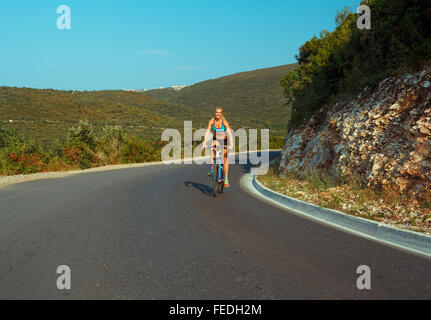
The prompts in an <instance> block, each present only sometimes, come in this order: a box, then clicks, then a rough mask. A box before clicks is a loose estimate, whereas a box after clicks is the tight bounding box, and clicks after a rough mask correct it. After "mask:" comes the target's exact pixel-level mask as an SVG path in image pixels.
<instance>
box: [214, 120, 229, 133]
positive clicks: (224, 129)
mask: <svg viewBox="0 0 431 320" xmlns="http://www.w3.org/2000/svg"><path fill="white" fill-rule="evenodd" d="M213 130H214V131H215V132H226V131H227V129H226V126H225V125H224V122H223V120H222V127H221V128H220V129H217V128H216V127H215V125H214V123H213Z"/></svg>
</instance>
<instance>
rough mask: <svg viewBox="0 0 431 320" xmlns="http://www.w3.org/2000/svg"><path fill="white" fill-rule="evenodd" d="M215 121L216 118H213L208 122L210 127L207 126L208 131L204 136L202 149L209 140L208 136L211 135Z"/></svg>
mask: <svg viewBox="0 0 431 320" xmlns="http://www.w3.org/2000/svg"><path fill="white" fill-rule="evenodd" d="M213 123H214V119H211V120H210V121H209V122H208V128H207V132H206V133H205V138H204V143H203V144H202V149H203V148H205V146H206V144H207V142H208V136H209V135H210V132H211V127H212V125H213Z"/></svg>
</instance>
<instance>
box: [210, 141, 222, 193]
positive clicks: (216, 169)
mask: <svg viewBox="0 0 431 320" xmlns="http://www.w3.org/2000/svg"><path fill="white" fill-rule="evenodd" d="M211 149H212V150H214V149H215V153H216V154H215V157H214V160H213V167H212V171H213V173H214V196H216V194H217V192H218V193H223V189H224V181H223V180H224V167H223V166H224V154H223V150H224V147H222V146H213V147H212V148H211Z"/></svg>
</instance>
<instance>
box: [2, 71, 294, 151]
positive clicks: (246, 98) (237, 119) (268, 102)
mask: <svg viewBox="0 0 431 320" xmlns="http://www.w3.org/2000/svg"><path fill="white" fill-rule="evenodd" d="M293 68H294V66H282V67H276V68H270V69H263V70H256V71H252V72H244V73H239V74H236V75H232V76H228V77H224V78H220V79H216V80H210V81H205V82H202V83H199V84H196V85H194V86H191V87H187V88H184V89H183V90H181V91H175V90H173V89H164V90H154V91H149V92H146V93H142V92H133V91H120V90H105V91H92V92H88V91H84V92H80V91H62V90H52V89H48V90H39V89H29V88H11V87H0V125H1V126H2V127H3V128H5V129H8V128H10V129H14V130H15V131H16V132H17V133H20V134H24V135H25V136H26V137H29V139H30V138H31V139H34V140H35V141H36V142H37V143H38V144H40V145H42V146H44V147H46V148H50V146H51V145H52V143H53V142H54V141H56V140H58V139H63V138H65V137H66V136H67V135H68V128H70V127H71V126H74V125H76V124H77V123H78V122H79V120H80V119H87V120H88V121H89V122H90V123H91V124H92V125H93V127H94V129H93V130H94V134H96V135H99V136H100V135H102V134H103V129H104V128H105V127H107V126H108V127H121V128H122V131H123V132H124V134H127V135H129V136H136V137H137V138H142V139H143V140H145V141H146V142H148V143H150V144H157V143H159V141H160V136H161V133H162V132H163V130H164V129H166V128H175V129H178V130H180V131H181V132H182V130H183V126H184V121H185V120H190V121H193V126H194V128H195V129H197V128H202V127H206V125H207V122H208V120H209V119H210V117H211V116H212V115H213V113H214V109H215V106H218V105H222V106H224V107H225V113H226V117H227V118H228V119H229V121H230V123H231V126H232V128H233V129H239V128H244V129H249V128H255V129H262V128H268V129H271V147H272V148H281V147H282V145H283V141H284V136H285V134H286V130H285V129H286V123H287V121H288V116H289V114H288V109H287V108H286V107H285V106H284V105H283V103H284V97H283V92H282V88H281V87H280V86H279V79H280V78H281V77H282V76H283V75H284V74H285V73H286V72H288V71H290V70H292V69H293Z"/></svg>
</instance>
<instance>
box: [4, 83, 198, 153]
mask: <svg viewBox="0 0 431 320" xmlns="http://www.w3.org/2000/svg"><path fill="white" fill-rule="evenodd" d="M190 112H191V111H190V109H187V108H186V107H182V106H176V105H172V104H170V103H167V102H162V101H159V100H156V99H153V98H151V97H150V96H147V95H145V94H142V93H139V92H126V91H97V92H77V91H61V90H38V89H28V88H10V87H0V124H2V126H3V127H5V128H13V129H15V130H16V131H17V132H20V133H24V134H25V135H27V136H30V137H32V138H33V139H35V140H36V141H38V142H40V143H42V144H45V145H48V144H50V143H51V142H53V141H54V140H56V139H59V138H62V137H65V136H66V135H67V133H68V128H69V127H70V126H72V125H75V124H77V123H78V121H79V120H80V119H88V120H89V121H90V122H91V123H92V124H93V125H94V127H95V128H94V130H95V132H96V133H98V134H101V133H102V130H103V127H105V126H121V127H122V128H123V130H124V131H125V132H126V133H127V134H135V135H137V136H140V137H142V138H144V139H146V140H148V141H151V142H153V141H156V140H157V141H158V140H160V135H161V132H162V131H163V130H164V129H165V128H166V127H169V128H181V127H182V126H183V119H188V118H189V115H190ZM174 114H176V115H177V116H178V117H176V116H174ZM10 120H12V122H10Z"/></svg>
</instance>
